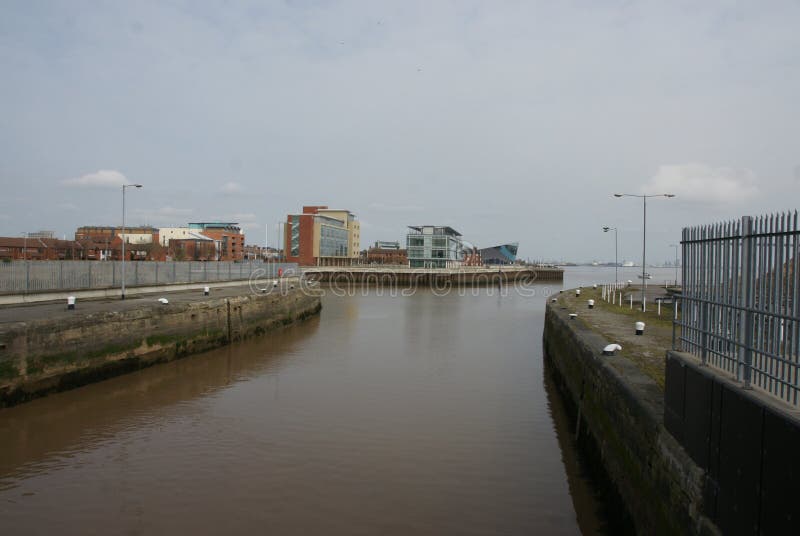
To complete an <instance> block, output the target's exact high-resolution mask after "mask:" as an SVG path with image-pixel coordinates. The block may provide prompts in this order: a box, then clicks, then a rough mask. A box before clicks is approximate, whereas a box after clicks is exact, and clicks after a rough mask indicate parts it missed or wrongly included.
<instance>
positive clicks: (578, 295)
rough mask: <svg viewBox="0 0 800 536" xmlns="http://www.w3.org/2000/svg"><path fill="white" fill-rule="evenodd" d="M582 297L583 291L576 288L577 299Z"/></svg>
mask: <svg viewBox="0 0 800 536" xmlns="http://www.w3.org/2000/svg"><path fill="white" fill-rule="evenodd" d="M580 295H581V289H579V288H576V289H575V297H576V298H578V297H580Z"/></svg>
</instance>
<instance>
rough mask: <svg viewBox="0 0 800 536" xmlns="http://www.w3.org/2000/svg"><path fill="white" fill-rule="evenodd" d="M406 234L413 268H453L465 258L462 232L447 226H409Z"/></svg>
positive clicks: (409, 257)
mask: <svg viewBox="0 0 800 536" xmlns="http://www.w3.org/2000/svg"><path fill="white" fill-rule="evenodd" d="M408 228H409V233H408V235H407V236H406V249H407V250H408V265H409V266H410V267H411V268H451V267H454V266H460V265H461V263H462V260H463V258H464V254H463V251H462V249H463V248H462V244H461V233H459V232H458V231H456V230H455V229H453V228H452V227H447V226H437V225H421V226H409V227H408Z"/></svg>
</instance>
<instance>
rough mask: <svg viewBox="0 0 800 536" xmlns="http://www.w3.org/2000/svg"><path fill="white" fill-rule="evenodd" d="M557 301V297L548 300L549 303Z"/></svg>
mask: <svg viewBox="0 0 800 536" xmlns="http://www.w3.org/2000/svg"><path fill="white" fill-rule="evenodd" d="M557 301H558V299H557V298H552V299H551V300H550V302H551V303H556V302H557Z"/></svg>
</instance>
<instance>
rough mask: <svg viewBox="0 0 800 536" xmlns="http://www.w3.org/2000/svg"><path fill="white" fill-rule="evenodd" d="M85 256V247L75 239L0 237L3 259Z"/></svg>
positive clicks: (76, 258) (74, 257)
mask: <svg viewBox="0 0 800 536" xmlns="http://www.w3.org/2000/svg"><path fill="white" fill-rule="evenodd" d="M83 258H85V257H84V253H83V247H82V246H81V244H80V243H78V242H77V241H75V240H58V239H56V238H30V237H28V238H25V237H0V259H1V260H29V261H44V260H50V261H57V260H73V259H74V260H78V259H83Z"/></svg>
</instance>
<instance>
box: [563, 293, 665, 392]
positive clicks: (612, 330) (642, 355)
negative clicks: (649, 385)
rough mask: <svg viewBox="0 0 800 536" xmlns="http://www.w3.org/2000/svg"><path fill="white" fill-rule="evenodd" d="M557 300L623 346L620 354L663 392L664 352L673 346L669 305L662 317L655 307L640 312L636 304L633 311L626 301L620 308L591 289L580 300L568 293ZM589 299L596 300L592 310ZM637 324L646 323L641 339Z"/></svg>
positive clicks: (612, 340) (663, 308) (582, 294)
mask: <svg viewBox="0 0 800 536" xmlns="http://www.w3.org/2000/svg"><path fill="white" fill-rule="evenodd" d="M648 290H649V289H648ZM662 290H663V288H662ZM634 294H635V291H634ZM648 295H649V293H648ZM556 297H557V299H558V301H559V303H561V304H563V305H565V306H566V307H567V309H568V310H569V312H575V313H578V318H579V319H580V320H581V321H583V322H585V323H586V325H588V326H589V327H590V328H593V329H594V330H595V331H597V332H598V333H601V334H602V335H603V336H605V337H606V339H608V341H609V342H610V343H617V344H619V345H620V346H622V351H621V352H619V355H621V356H623V357H626V358H628V359H630V360H631V361H632V362H634V363H635V364H636V365H637V366H638V367H639V368H640V369H641V370H642V372H644V373H645V374H647V375H648V376H650V377H651V378H653V380H655V381H656V383H658V385H659V386H660V387H661V388H662V389H663V387H664V364H665V360H666V352H667V350H668V349H670V348H671V347H672V307H671V306H667V305H665V306H663V307H662V310H661V316H658V315H657V313H656V307H655V304H653V307H652V308H651V307H650V306H649V305H648V312H647V313H642V312H641V311H640V310H639V308H638V307H637V306H636V302H635V301H634V308H633V309H630V305H629V303H628V302H625V303H624V304H623V305H622V306H621V307H620V306H619V305H611V304H610V303H606V302H605V301H604V300H603V299H602V298H601V292H600V289H599V288H598V289H597V290H593V289H592V288H591V287H589V288H586V287H584V288H583V289H581V296H580V297H575V292H574V291H567V290H565V291H564V292H563V293H562V294H559V295H557V296H556ZM589 299H593V300H595V307H594V309H589V307H588V300H589ZM639 321H641V322H644V323H645V330H644V335H641V336H639V335H636V328H635V323H636V322H639Z"/></svg>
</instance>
